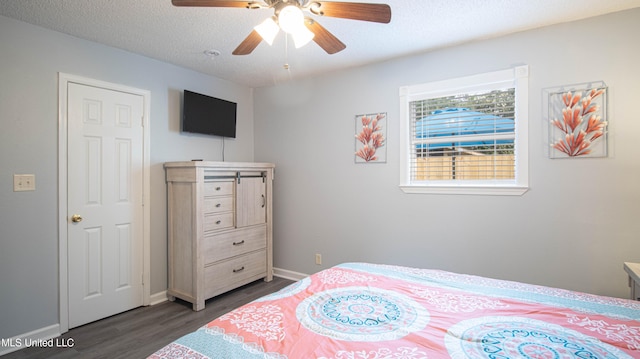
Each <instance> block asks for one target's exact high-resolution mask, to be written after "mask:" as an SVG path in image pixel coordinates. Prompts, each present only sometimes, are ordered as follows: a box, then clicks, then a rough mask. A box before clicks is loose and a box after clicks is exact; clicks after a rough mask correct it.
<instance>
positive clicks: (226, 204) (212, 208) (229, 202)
mask: <svg viewBox="0 0 640 359" xmlns="http://www.w3.org/2000/svg"><path fill="white" fill-rule="evenodd" d="M203 202H204V204H203V208H202V210H203V212H204V213H205V214H206V213H218V212H231V211H233V197H231V196H227V197H207V198H205V199H204V201H203Z"/></svg>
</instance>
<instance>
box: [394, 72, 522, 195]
mask: <svg viewBox="0 0 640 359" xmlns="http://www.w3.org/2000/svg"><path fill="white" fill-rule="evenodd" d="M507 86H512V87H514V88H515V118H516V121H515V122H516V123H515V150H514V152H515V161H516V164H515V174H516V175H515V179H513V180H477V181H413V180H412V179H411V168H410V167H411V166H410V161H411V150H412V149H411V130H410V121H411V118H410V117H411V116H410V108H409V106H410V103H411V102H412V101H420V100H425V99H430V98H438V97H444V96H452V95H457V94H466V93H472V92H479V91H483V90H492V89H497V88H504V87H507ZM528 132H529V66H528V65H523V66H517V67H514V68H511V69H507V70H500V71H494V72H489V73H483V74H478V75H472V76H466V77H459V78H454V79H449V80H443V81H435V82H429V83H425V84H418V85H410V86H403V87H400V189H402V191H404V192H405V193H429V194H475V195H511V196H520V195H522V194H524V193H525V192H526V191H527V190H528V189H529V140H528V137H529V135H528Z"/></svg>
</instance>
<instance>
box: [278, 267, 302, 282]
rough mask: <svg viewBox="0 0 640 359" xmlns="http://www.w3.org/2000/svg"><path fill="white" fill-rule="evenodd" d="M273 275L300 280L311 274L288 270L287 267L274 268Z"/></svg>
mask: <svg viewBox="0 0 640 359" xmlns="http://www.w3.org/2000/svg"><path fill="white" fill-rule="evenodd" d="M273 275H274V276H276V277H280V278H284V279H289V280H295V281H298V280H300V279H303V278H306V277H308V276H309V275H308V274H304V273H300V272H294V271H291V270H286V269H281V268H273Z"/></svg>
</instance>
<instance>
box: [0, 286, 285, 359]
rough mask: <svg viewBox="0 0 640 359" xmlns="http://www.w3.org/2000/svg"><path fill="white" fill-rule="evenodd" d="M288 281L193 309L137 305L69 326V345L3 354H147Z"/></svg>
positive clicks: (6, 358) (179, 304)
mask: <svg viewBox="0 0 640 359" xmlns="http://www.w3.org/2000/svg"><path fill="white" fill-rule="evenodd" d="M291 283H293V281H291V280H288V279H283V278H279V277H274V278H273V280H272V281H271V282H268V283H267V282H264V281H262V280H259V281H256V282H253V283H250V284H247V285H245V286H243V287H240V288H238V289H235V290H233V291H231V292H228V293H225V294H221V295H219V296H217V297H214V298H211V299H209V300H208V301H207V302H206V305H205V309H203V310H201V311H199V312H194V311H192V310H191V303H187V302H183V301H180V300H176V301H175V302H165V303H161V304H157V305H154V306H149V307H140V308H137V309H133V310H130V311H128V312H125V313H121V314H118V315H114V316H112V317H109V318H106V319H102V320H99V321H97V322H93V323H89V324H86V325H83V326H81V327H78V328H74V329H71V330H70V331H68V332H67V333H65V334H63V335H62V336H61V337H60V338H58V342H59V343H60V344H62V343H71V342H72V343H73V346H72V347H71V346H70V345H69V347H67V348H39V347H29V348H25V349H22V350H19V351H16V352H13V353H9V354H6V355H3V356H2V359H23V358H29V359H33V358H48V359H49V358H51V359H58V358H109V359H112V358H146V357H147V356H149V355H151V354H153V353H154V352H156V351H157V350H158V349H160V348H162V347H163V346H165V345H167V344H169V343H170V342H172V341H174V340H175V339H177V338H179V337H181V336H183V335H185V334H187V333H189V332H192V331H194V330H196V329H198V328H199V327H201V326H203V325H204V324H206V323H208V322H210V321H212V320H213V319H215V318H217V317H219V316H221V315H223V314H225V313H227V312H229V311H230V310H232V309H234V308H237V307H239V306H241V305H243V304H246V303H249V302H251V301H252V300H254V299H257V298H259V297H261V296H263V295H266V294H269V293H273V292H276V291H278V290H280V289H281V288H284V287H286V286H287V285H289V284H291Z"/></svg>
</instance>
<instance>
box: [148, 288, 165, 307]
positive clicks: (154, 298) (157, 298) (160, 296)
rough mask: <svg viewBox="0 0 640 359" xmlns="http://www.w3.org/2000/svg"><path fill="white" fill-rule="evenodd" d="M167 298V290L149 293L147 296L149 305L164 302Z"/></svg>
mask: <svg viewBox="0 0 640 359" xmlns="http://www.w3.org/2000/svg"><path fill="white" fill-rule="evenodd" d="M168 300H169V298H167V291H166V290H163V291H162V292H158V293H155V294H151V297H149V305H156V304H160V303H164V302H166V301H168Z"/></svg>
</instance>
